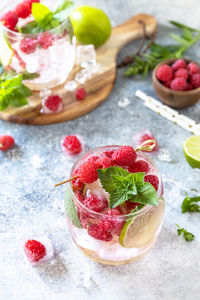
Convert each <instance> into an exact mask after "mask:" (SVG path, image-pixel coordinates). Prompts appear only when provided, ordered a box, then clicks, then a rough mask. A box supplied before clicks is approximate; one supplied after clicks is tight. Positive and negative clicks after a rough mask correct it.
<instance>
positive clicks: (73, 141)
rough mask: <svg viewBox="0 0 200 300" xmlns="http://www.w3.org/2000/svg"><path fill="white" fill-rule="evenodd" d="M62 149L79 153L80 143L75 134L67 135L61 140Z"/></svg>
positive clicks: (70, 152)
mask: <svg viewBox="0 0 200 300" xmlns="http://www.w3.org/2000/svg"><path fill="white" fill-rule="evenodd" d="M62 146H63V150H64V151H66V152H67V153H69V154H79V153H80V152H81V151H82V145H81V142H80V141H79V139H78V138H77V136H76V135H67V136H66V137H65V138H64V140H63V142H62Z"/></svg>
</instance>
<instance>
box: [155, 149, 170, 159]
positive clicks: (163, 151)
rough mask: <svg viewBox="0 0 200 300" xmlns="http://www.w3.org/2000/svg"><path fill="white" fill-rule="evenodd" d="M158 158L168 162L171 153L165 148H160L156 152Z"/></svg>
mask: <svg viewBox="0 0 200 300" xmlns="http://www.w3.org/2000/svg"><path fill="white" fill-rule="evenodd" d="M158 159H159V160H161V161H167V162H170V161H171V160H172V159H171V153H170V152H169V150H167V149H166V148H160V150H159V153H158Z"/></svg>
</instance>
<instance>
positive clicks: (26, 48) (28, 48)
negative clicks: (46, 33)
mask: <svg viewBox="0 0 200 300" xmlns="http://www.w3.org/2000/svg"><path fill="white" fill-rule="evenodd" d="M36 48H37V40H36V39H32V38H24V39H22V40H21V42H20V49H21V51H22V52H23V53H26V54H31V53H33V52H35V50H36Z"/></svg>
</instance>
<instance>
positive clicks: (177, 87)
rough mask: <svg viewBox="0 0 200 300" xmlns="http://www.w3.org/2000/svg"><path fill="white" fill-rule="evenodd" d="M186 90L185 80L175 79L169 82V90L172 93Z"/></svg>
mask: <svg viewBox="0 0 200 300" xmlns="http://www.w3.org/2000/svg"><path fill="white" fill-rule="evenodd" d="M186 88H187V81H186V80H185V78H182V77H179V78H175V79H174V80H172V82H171V89H172V90H174V91H185V90H186Z"/></svg>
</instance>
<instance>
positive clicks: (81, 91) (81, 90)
mask: <svg viewBox="0 0 200 300" xmlns="http://www.w3.org/2000/svg"><path fill="white" fill-rule="evenodd" d="M85 97H86V90H85V89H84V88H79V89H77V90H76V99H77V100H83V99H85Z"/></svg>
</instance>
